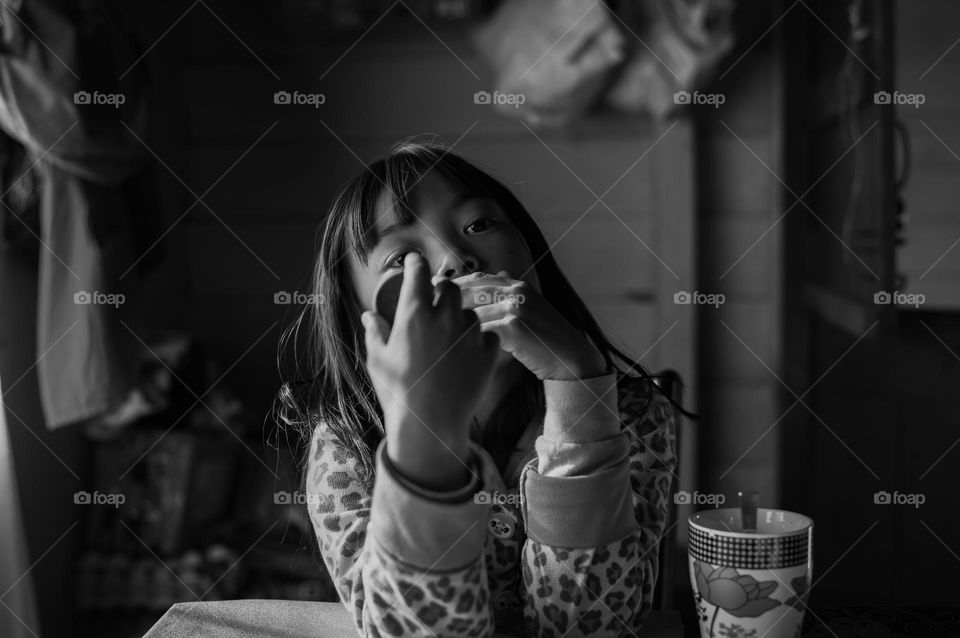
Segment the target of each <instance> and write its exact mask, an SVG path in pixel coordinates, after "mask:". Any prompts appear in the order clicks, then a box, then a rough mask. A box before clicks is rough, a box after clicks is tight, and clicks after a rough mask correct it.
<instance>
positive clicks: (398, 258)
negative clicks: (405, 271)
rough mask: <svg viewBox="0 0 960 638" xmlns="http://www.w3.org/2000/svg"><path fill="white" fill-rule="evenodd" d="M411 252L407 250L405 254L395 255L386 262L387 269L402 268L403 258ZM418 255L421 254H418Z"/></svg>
mask: <svg viewBox="0 0 960 638" xmlns="http://www.w3.org/2000/svg"><path fill="white" fill-rule="evenodd" d="M412 252H414V251H412V250H408V251H405V252H399V253H397V254H396V255H394V256H393V257H392V258H391V259H390V260H389V261H388V262H387V264H386V266H387V268H403V258H404V257H406V256H407V253H412ZM417 252H419V251H417ZM420 254H423V253H420Z"/></svg>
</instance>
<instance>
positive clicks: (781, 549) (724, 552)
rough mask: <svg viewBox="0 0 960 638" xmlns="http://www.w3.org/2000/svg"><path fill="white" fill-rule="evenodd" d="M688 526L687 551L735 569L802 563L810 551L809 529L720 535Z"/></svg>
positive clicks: (700, 558)
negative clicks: (772, 534)
mask: <svg viewBox="0 0 960 638" xmlns="http://www.w3.org/2000/svg"><path fill="white" fill-rule="evenodd" d="M689 529H690V555H691V556H693V557H694V558H696V559H697V560H700V561H704V562H707V563H710V564H711V565H724V566H726V567H733V568H735V569H777V568H780V567H795V566H797V565H805V564H806V563H807V558H808V557H809V552H810V542H811V540H812V539H811V535H810V530H809V529H807V530H803V531H802V532H799V533H796V534H790V535H786V536H778V537H763V536H758V537H756V538H745V537H732V536H721V535H720V534H716V533H711V532H708V531H705V530H702V529H698V528H696V527H694V526H692V525H690V526H689Z"/></svg>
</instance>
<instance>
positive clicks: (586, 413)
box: [542, 372, 620, 443]
mask: <svg viewBox="0 0 960 638" xmlns="http://www.w3.org/2000/svg"><path fill="white" fill-rule="evenodd" d="M543 394H544V401H545V405H546V413H545V415H544V420H543V435H542V436H544V437H545V438H547V439H550V440H552V441H557V442H561V441H562V442H568V443H586V442H591V441H600V440H603V439H608V438H610V437H613V436H616V435H617V434H618V433H619V432H620V415H619V411H618V410H619V408H618V402H617V375H616V372H610V373H608V374H604V375H601V376H598V377H591V378H589V379H544V381H543Z"/></svg>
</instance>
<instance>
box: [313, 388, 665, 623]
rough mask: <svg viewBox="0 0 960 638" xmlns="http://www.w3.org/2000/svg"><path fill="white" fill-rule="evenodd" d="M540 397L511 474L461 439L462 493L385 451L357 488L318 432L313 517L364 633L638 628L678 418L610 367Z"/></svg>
mask: <svg viewBox="0 0 960 638" xmlns="http://www.w3.org/2000/svg"><path fill="white" fill-rule="evenodd" d="M543 386H544V396H545V399H546V406H545V407H546V410H545V414H544V415H543V419H542V422H541V423H532V424H531V427H530V429H529V430H528V431H529V432H530V434H531V435H532V436H525V437H524V438H523V439H521V444H520V446H518V450H517V452H516V454H515V456H514V458H513V459H512V462H511V463H510V464H508V465H507V467H506V468H505V472H504V474H506V475H507V479H505V478H504V476H503V475H501V473H500V471H499V469H498V468H497V467H496V465H495V463H494V461H493V459H492V457H491V456H490V455H489V454H488V453H487V452H486V451H485V450H484V449H483V448H481V447H480V446H478V445H476V444H475V443H471V451H472V453H473V462H474V469H473V472H474V480H473V482H472V483H471V484H470V485H468V486H466V487H465V488H464V489H462V490H455V491H450V492H432V491H428V490H425V489H423V488H420V487H419V486H417V485H415V484H413V483H411V482H410V481H409V480H407V479H405V478H404V477H402V476H401V475H400V474H399V473H397V471H396V470H395V469H394V468H393V466H392V464H391V463H390V462H389V459H388V457H387V455H386V443H385V442H381V443H380V445H379V446H378V447H377V450H376V456H375V459H376V479H375V480H374V482H373V485H365V484H364V483H363V482H361V480H360V478H359V475H358V472H357V471H356V468H355V461H356V459H355V457H354V454H353V453H352V452H351V451H349V450H347V449H346V448H345V447H344V446H342V445H341V444H339V443H338V442H336V441H335V440H334V439H333V438H332V437H331V436H330V434H329V432H326V431H325V430H324V428H323V426H322V424H321V425H320V426H318V427H317V428H316V430H315V432H314V435H313V437H312V440H311V443H310V455H309V461H308V466H307V477H306V479H307V492H308V498H307V502H308V507H309V512H310V518H311V521H312V522H313V526H314V529H315V530H316V534H317V538H318V540H319V543H320V549H321V553H322V555H323V559H324V562H325V564H326V566H327V569H328V571H329V573H330V576H331V578H332V579H333V582H334V584H335V585H336V588H337V591H338V593H339V596H340V600H341V601H342V602H343V604H344V605H345V606H346V608H347V610H348V611H349V612H350V613H351V615H352V616H353V619H354V621H355V623H356V627H357V630H358V632H359V634H360V635H361V636H373V637H377V636H439V637H440V638H448V637H450V638H453V637H460V636H496V635H511V636H537V637H544V638H561V637H564V636H571V637H572V636H630V635H634V634H636V633H638V632H639V631H640V629H641V627H642V626H643V623H644V621H645V620H646V618H647V615H648V614H649V612H650V607H651V601H652V599H653V590H654V585H655V584H656V580H657V576H658V574H657V559H658V553H659V544H658V541H659V538H660V537H661V536H662V535H663V534H664V532H665V526H666V521H667V516H668V508H669V501H668V499H669V492H670V489H671V485H672V483H671V479H672V477H673V476H674V475H675V472H676V465H677V457H676V449H675V448H676V443H675V442H676V430H675V428H676V420H675V415H674V409H673V407H672V405H671V404H670V403H669V401H667V399H666V398H665V397H664V396H663V395H662V394H661V393H659V392H658V391H656V390H655V389H654V388H653V387H652V385H651V384H650V382H648V381H647V380H645V379H643V378H636V377H630V376H625V375H622V374H621V373H619V372H611V373H609V374H606V375H603V376H599V377H593V378H590V379H579V380H549V379H548V380H545V381H544V382H543ZM534 438H535V440H533V445H532V446H530V445H529V442H530V441H531V439H534ZM525 441H526V443H524V442H525ZM524 447H525V448H526V449H524ZM511 465H512V466H514V467H515V469H516V471H514V472H511V471H510V467H511ZM477 495H479V496H477Z"/></svg>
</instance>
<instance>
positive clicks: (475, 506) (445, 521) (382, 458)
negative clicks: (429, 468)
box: [370, 439, 491, 571]
mask: <svg viewBox="0 0 960 638" xmlns="http://www.w3.org/2000/svg"><path fill="white" fill-rule="evenodd" d="M470 450H471V458H472V459H474V463H475V468H476V464H477V463H482V462H483V461H481V454H480V453H481V450H480V449H479V446H477V445H476V443H474V442H472V441H471V443H470ZM375 458H376V465H377V470H376V480H375V481H374V486H373V498H372V500H373V503H372V508H371V512H370V530H371V533H372V535H373V536H374V537H375V538H376V539H377V541H379V543H380V545H382V546H383V548H384V549H386V550H387V551H388V552H389V553H390V554H392V555H393V556H394V557H396V558H397V559H398V560H400V561H402V562H404V563H406V564H408V565H410V566H412V567H415V568H418V569H421V570H431V571H442V570H455V569H459V568H462V567H464V566H466V565H469V564H470V563H472V562H474V561H475V560H477V558H478V557H479V556H480V554H481V553H482V552H483V546H484V541H485V538H486V532H487V526H486V520H487V517H488V515H489V510H490V507H491V506H490V504H489V503H485V502H481V503H477V502H475V499H472V498H471V499H468V500H465V501H460V502H441V501H438V500H437V499H435V498H431V497H429V496H427V495H425V494H423V493H419V492H425V493H426V494H430V495H437V494H440V495H441V498H450V497H452V496H453V495H454V494H456V495H457V496H458V497H459V496H462V494H461V493H468V492H467V490H470V489H472V490H474V492H476V491H478V487H482V486H483V485H484V481H483V478H482V476H483V475H482V474H480V473H478V472H477V471H476V469H475V471H474V475H475V476H477V475H478V474H480V477H478V478H476V479H475V480H474V481H472V482H471V484H470V485H468V486H467V487H465V488H463V489H462V490H461V489H458V490H455V491H454V492H433V491H432V490H423V488H415V489H409V488H408V487H407V485H408V484H411V485H412V483H410V482H409V481H407V482H404V481H405V479H402V478H400V477H399V475H398V474H395V473H392V472H391V471H390V469H389V468H388V467H387V464H389V461H388V460H387V454H386V439H384V440H383V441H381V442H380V444H379V445H378V446H377V451H376V454H375ZM481 500H482V499H481Z"/></svg>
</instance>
